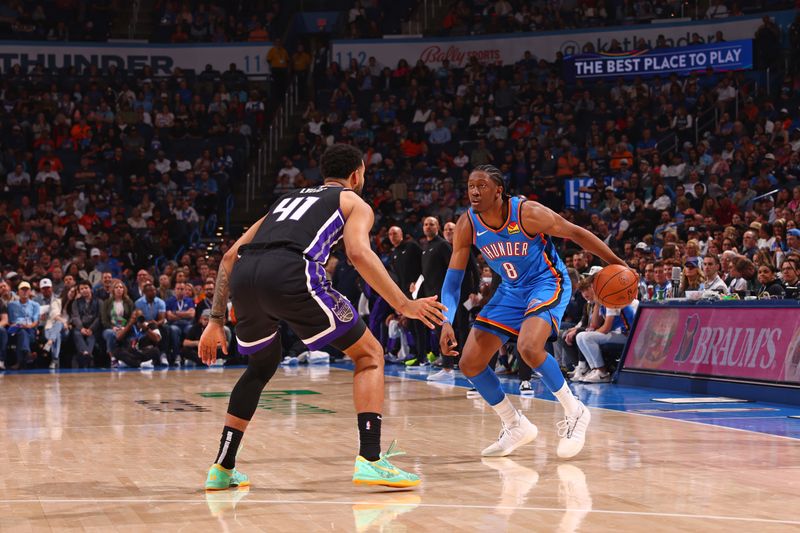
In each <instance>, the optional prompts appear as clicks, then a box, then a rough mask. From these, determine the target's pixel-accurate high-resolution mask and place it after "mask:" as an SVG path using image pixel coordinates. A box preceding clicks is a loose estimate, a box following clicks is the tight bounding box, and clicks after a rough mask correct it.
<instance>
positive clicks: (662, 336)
mask: <svg viewBox="0 0 800 533" xmlns="http://www.w3.org/2000/svg"><path fill="white" fill-rule="evenodd" d="M639 313H640V314H639V316H638V319H637V322H636V326H635V329H634V331H633V337H632V339H631V340H630V342H629V344H628V348H627V353H626V355H625V363H624V366H623V370H634V369H636V370H649V371H655V372H660V373H668V374H676V375H691V376H702V377H720V378H734V379H741V380H745V381H755V382H759V381H760V382H770V383H780V384H784V385H795V386H800V313H798V308H796V307H793V308H792V307H787V308H781V307H749V306H746V305H742V306H716V307H712V306H708V307H706V306H702V305H698V306H691V307H689V306H687V307H672V306H646V305H645V306H642V307H640V308H639Z"/></svg>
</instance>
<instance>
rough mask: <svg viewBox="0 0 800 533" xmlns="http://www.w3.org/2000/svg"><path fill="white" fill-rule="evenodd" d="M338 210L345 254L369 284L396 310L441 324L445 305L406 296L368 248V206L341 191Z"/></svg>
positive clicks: (371, 217)
mask: <svg viewBox="0 0 800 533" xmlns="http://www.w3.org/2000/svg"><path fill="white" fill-rule="evenodd" d="M340 201H341V203H342V212H343V213H344V215H345V219H346V221H345V225H344V244H345V248H346V249H347V257H348V258H349V259H350V262H351V263H353V266H354V267H356V270H358V273H359V274H361V277H362V278H364V281H366V282H367V283H368V284H369V286H370V287H372V288H373V289H375V291H376V292H377V293H378V294H380V295H381V296H382V297H383V298H384V299H385V300H386V301H387V302H388V303H389V305H391V306H392V307H394V308H395V309H396V310H397V311H398V312H400V313H402V314H403V315H405V316H407V317H409V318H416V319H417V320H421V321H422V323H423V324H425V325H426V326H428V327H429V328H433V327H434V324H441V323H442V320H444V316H443V315H442V311H444V310H445V307H444V306H443V305H442V304H441V303H440V302H437V301H436V297H435V296H433V297H430V298H420V299H418V300H409V299H408V298H406V296H405V294H403V291H401V290H400V287H398V286H397V284H396V283H395V282H394V281H392V278H391V277H389V273H388V272H386V268H385V267H384V266H383V263H381V260H380V258H379V257H378V256H377V255H376V254H375V252H373V251H372V247H371V246H370V242H369V232H370V230H371V229H372V225H373V224H374V222H375V215H374V214H373V212H372V208H371V207H370V206H369V205H367V203H366V202H364V201H363V200H362V199H361V198H360V197H359V196H358V195H356V194H355V193H353V192H349V191H347V192H343V193H342V195H341V200H340Z"/></svg>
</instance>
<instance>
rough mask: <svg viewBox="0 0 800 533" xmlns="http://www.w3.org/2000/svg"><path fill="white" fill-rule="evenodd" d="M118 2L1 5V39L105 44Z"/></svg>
mask: <svg viewBox="0 0 800 533" xmlns="http://www.w3.org/2000/svg"><path fill="white" fill-rule="evenodd" d="M120 4H121V2H119V0H37V1H26V0H6V1H3V2H0V38H3V39H13V40H36V41H45V40H47V41H106V40H108V38H109V37H110V34H111V22H112V19H113V17H114V13H115V12H117V10H118V9H119V6H120Z"/></svg>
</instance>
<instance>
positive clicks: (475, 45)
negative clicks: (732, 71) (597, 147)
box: [332, 10, 794, 68]
mask: <svg viewBox="0 0 800 533" xmlns="http://www.w3.org/2000/svg"><path fill="white" fill-rule="evenodd" d="M770 16H772V17H773V18H774V19H775V21H776V22H777V23H778V25H779V26H782V27H785V26H788V25H789V24H791V22H792V20H793V19H794V11H791V10H789V11H774V12H772V13H770ZM761 24H762V21H761V15H757V16H747V17H735V18H728V19H721V20H715V21H713V22H710V21H707V20H702V21H696V22H677V23H676V22H671V23H663V24H646V25H638V26H622V27H619V28H613V29H607V28H599V29H594V30H592V29H582V30H570V31H561V32H558V31H554V32H535V33H522V34H520V33H514V34H510V35H508V36H501V35H492V36H477V37H458V38H444V37H443V38H436V39H420V38H400V39H394V38H393V39H359V40H338V41H333V43H332V54H333V61H335V62H337V63H339V65H341V66H343V67H347V66H348V65H349V64H350V60H351V59H355V60H356V61H358V63H359V64H360V65H364V64H366V63H367V60H368V59H369V58H370V57H375V59H376V60H377V62H378V63H379V64H380V65H384V66H387V67H390V68H395V67H396V66H397V62H398V61H400V60H401V59H405V60H406V61H408V63H409V65H411V66H412V67H413V66H414V64H415V63H416V62H417V61H418V60H422V61H423V62H424V63H425V64H427V65H428V66H429V67H438V66H440V65H441V64H442V61H444V60H445V59H447V60H448V61H449V62H450V66H451V67H464V66H465V65H467V63H468V62H469V61H470V58H472V57H476V58H477V59H478V61H480V62H482V63H498V62H502V63H505V64H509V63H515V62H517V61H519V60H521V59H522V58H523V57H524V55H525V52H530V53H531V54H533V56H534V57H535V58H537V59H545V60H547V61H553V60H554V59H556V54H557V53H558V52H561V53H562V54H564V56H570V55H577V54H580V53H581V52H582V51H583V47H584V46H585V45H586V44H592V45H593V46H594V50H595V52H597V53H600V54H602V53H607V52H608V51H609V49H610V47H611V43H612V42H613V41H616V42H618V43H619V44H620V46H621V47H622V50H623V51H624V52H632V51H633V50H634V49H635V48H636V46H637V43H638V42H639V39H644V40H645V42H647V44H648V46H649V47H650V48H654V47H655V46H656V40H657V39H658V36H659V35H663V36H664V38H665V39H666V43H667V46H669V47H670V48H677V47H682V46H688V45H689V43H690V42H691V39H692V34H694V33H697V34H698V35H699V36H700V40H701V42H703V43H706V44H708V43H714V42H715V34H716V32H717V31H721V32H722V34H723V37H724V38H725V40H726V41H735V40H741V39H752V38H753V36H754V35H755V33H756V30H757V29H758V28H759V27H760V26H761Z"/></svg>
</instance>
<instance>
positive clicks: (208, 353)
mask: <svg viewBox="0 0 800 533" xmlns="http://www.w3.org/2000/svg"><path fill="white" fill-rule="evenodd" d="M217 346H222V353H224V354H225V355H228V345H227V342H226V341H225V329H224V328H223V327H222V325H221V324H217V323H216V322H209V323H208V325H207V326H206V329H204V330H203V334H202V335H200V343H199V344H198V345H197V355H199V356H200V360H201V361H203V363H204V364H206V365H211V364H212V363H214V361H216V360H217Z"/></svg>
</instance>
